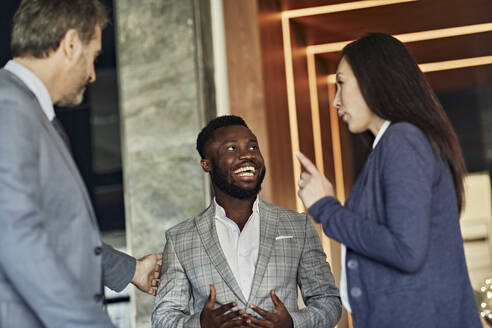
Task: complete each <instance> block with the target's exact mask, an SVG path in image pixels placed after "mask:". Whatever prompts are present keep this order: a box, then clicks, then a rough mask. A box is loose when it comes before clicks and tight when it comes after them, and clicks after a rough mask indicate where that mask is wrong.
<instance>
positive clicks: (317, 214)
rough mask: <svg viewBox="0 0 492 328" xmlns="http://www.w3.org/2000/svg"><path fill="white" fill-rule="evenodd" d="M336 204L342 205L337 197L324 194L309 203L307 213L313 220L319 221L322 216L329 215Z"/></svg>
mask: <svg viewBox="0 0 492 328" xmlns="http://www.w3.org/2000/svg"><path fill="white" fill-rule="evenodd" d="M338 206H342V204H340V202H339V201H338V199H336V198H335V197H331V196H326V197H323V198H321V199H320V200H318V201H316V203H314V204H313V205H311V207H309V208H308V213H309V215H311V217H312V218H313V219H314V221H316V222H318V223H320V222H321V218H322V217H325V216H328V217H330V216H331V213H332V212H333V211H335V210H336V208H337V207H338Z"/></svg>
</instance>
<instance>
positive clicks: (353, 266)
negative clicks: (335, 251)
mask: <svg viewBox="0 0 492 328" xmlns="http://www.w3.org/2000/svg"><path fill="white" fill-rule="evenodd" d="M358 267H359V262H357V260H353V259H352V260H349V261H348V262H347V268H349V269H352V270H355V269H357V268H358Z"/></svg>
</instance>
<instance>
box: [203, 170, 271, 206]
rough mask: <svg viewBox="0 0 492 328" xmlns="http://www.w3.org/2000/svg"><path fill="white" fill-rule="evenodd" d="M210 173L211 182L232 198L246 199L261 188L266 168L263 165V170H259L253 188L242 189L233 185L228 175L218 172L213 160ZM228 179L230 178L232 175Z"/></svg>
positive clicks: (254, 195)
mask: <svg viewBox="0 0 492 328" xmlns="http://www.w3.org/2000/svg"><path fill="white" fill-rule="evenodd" d="M211 173H212V174H211V175H210V177H211V179H212V182H213V184H214V185H216V186H217V188H219V189H220V190H222V191H223V192H224V193H226V194H227V195H229V196H232V197H234V198H239V199H246V198H253V197H256V195H258V193H259V192H260V190H261V184H262V182H263V179H264V178H265V173H266V170H265V167H263V170H262V171H261V172H260V175H259V176H258V182H257V183H256V186H255V187H254V188H253V189H244V188H241V187H239V186H237V185H235V184H234V182H229V179H228V177H227V176H226V175H225V174H222V172H220V170H219V168H218V167H217V165H216V164H215V162H214V161H212V172H211ZM230 180H232V177H231V179H230Z"/></svg>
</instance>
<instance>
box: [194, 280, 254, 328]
mask: <svg viewBox="0 0 492 328" xmlns="http://www.w3.org/2000/svg"><path fill="white" fill-rule="evenodd" d="M214 304H215V286H214V285H210V295H209V296H208V299H207V301H206V302H205V305H204V306H203V310H202V313H201V314H200V326H201V327H202V328H228V327H247V325H246V319H245V318H240V316H241V315H243V314H245V312H244V311H243V310H239V311H231V312H229V313H228V314H224V313H226V312H227V311H229V310H230V309H232V308H233V307H235V306H236V305H237V303H236V302H231V303H227V304H224V305H222V306H221V307H220V308H217V309H215V306H214ZM236 318H238V319H236Z"/></svg>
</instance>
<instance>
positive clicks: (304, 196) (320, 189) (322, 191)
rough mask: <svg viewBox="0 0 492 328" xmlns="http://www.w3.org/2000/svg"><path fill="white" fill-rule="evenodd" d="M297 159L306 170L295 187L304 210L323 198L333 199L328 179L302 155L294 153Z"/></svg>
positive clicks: (333, 194)
mask: <svg viewBox="0 0 492 328" xmlns="http://www.w3.org/2000/svg"><path fill="white" fill-rule="evenodd" d="M296 156H297V159H299V162H300V163H301V165H302V167H303V168H304V169H305V170H306V171H304V172H302V173H301V177H300V179H299V182H298V183H297V185H298V186H299V192H298V195H299V197H300V198H301V200H302V202H303V203H304V206H306V208H309V207H311V205H313V204H314V203H316V202H317V201H318V200H320V199H321V198H323V197H325V196H333V197H335V190H334V189H333V185H332V184H331V182H330V181H328V179H327V178H326V177H325V176H324V175H323V174H321V172H320V171H319V170H318V169H317V168H316V166H315V165H314V164H313V163H312V162H311V161H310V160H309V158H307V157H306V156H305V155H304V154H302V153H300V152H296Z"/></svg>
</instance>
